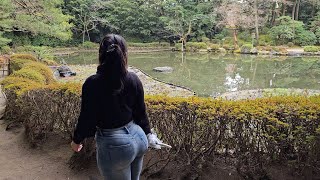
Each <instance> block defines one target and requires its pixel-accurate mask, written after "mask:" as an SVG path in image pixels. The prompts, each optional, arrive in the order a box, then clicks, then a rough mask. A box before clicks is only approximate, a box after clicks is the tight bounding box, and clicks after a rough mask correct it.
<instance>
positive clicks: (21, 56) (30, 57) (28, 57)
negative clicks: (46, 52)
mask: <svg viewBox="0 0 320 180" xmlns="http://www.w3.org/2000/svg"><path fill="white" fill-rule="evenodd" d="M10 58H11V59H24V60H31V61H38V59H37V58H36V57H34V56H33V55H31V54H13V55H11V56H10Z"/></svg>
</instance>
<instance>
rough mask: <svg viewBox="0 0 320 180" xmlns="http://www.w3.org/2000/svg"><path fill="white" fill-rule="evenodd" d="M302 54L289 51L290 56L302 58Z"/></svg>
mask: <svg viewBox="0 0 320 180" xmlns="http://www.w3.org/2000/svg"><path fill="white" fill-rule="evenodd" d="M302 54H303V52H301V51H288V56H301V55H302Z"/></svg>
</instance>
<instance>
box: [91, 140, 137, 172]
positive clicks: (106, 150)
mask: <svg viewBox="0 0 320 180" xmlns="http://www.w3.org/2000/svg"><path fill="white" fill-rule="evenodd" d="M97 147H98V153H97V158H98V162H99V166H101V168H106V170H119V169H123V168H124V167H127V166H128V165H130V163H131V162H132V161H133V160H134V157H135V151H134V147H133V144H132V140H131V139H130V138H128V137H123V138H106V137H99V136H98V137H97Z"/></svg>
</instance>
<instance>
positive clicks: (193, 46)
mask: <svg viewBox="0 0 320 180" xmlns="http://www.w3.org/2000/svg"><path fill="white" fill-rule="evenodd" d="M186 48H187V51H198V50H200V49H207V44H206V43H204V42H187V44H186Z"/></svg>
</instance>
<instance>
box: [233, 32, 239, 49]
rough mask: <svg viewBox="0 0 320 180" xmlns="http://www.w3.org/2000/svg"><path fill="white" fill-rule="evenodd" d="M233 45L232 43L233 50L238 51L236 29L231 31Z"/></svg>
mask: <svg viewBox="0 0 320 180" xmlns="http://www.w3.org/2000/svg"><path fill="white" fill-rule="evenodd" d="M233 43H234V48H235V49H238V47H239V46H238V38H237V29H236V28H234V29H233Z"/></svg>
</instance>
